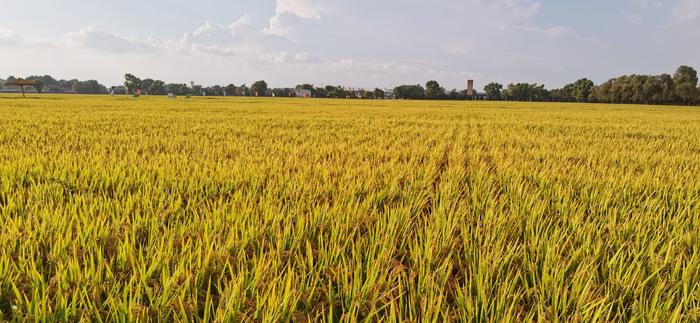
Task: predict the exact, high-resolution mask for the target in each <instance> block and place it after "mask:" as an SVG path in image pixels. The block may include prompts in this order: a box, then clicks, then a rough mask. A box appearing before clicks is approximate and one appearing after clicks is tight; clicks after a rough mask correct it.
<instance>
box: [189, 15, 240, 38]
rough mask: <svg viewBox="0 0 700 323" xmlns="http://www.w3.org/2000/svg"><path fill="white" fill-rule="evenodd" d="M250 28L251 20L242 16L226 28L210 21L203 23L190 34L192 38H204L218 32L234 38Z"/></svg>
mask: <svg viewBox="0 0 700 323" xmlns="http://www.w3.org/2000/svg"><path fill="white" fill-rule="evenodd" d="M250 26H251V19H250V16H248V15H243V16H241V17H240V18H238V19H237V20H235V21H234V22H232V23H231V24H229V25H228V26H224V25H220V24H217V23H214V22H212V21H209V20H207V21H205V22H204V25H202V26H199V27H198V28H197V29H195V30H194V31H193V32H192V36H195V37H204V36H211V35H213V34H216V33H219V32H223V31H225V32H228V33H230V34H231V35H232V36H235V35H236V34H237V33H238V32H240V31H242V30H244V29H246V28H249V27H250Z"/></svg>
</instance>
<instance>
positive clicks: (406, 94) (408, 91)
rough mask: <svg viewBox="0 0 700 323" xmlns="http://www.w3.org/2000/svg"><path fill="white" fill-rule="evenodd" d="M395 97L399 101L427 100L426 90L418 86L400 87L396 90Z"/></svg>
mask: <svg viewBox="0 0 700 323" xmlns="http://www.w3.org/2000/svg"><path fill="white" fill-rule="evenodd" d="M394 95H396V98H397V99H404V100H406V99H408V100H418V99H423V98H425V89H423V87H422V86H420V85H418V84H416V85H400V86H397V87H396V88H394Z"/></svg>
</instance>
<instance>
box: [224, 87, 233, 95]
mask: <svg viewBox="0 0 700 323" xmlns="http://www.w3.org/2000/svg"><path fill="white" fill-rule="evenodd" d="M224 90H225V91H226V95H227V96H234V95H236V86H235V85H233V84H229V85H226V86H225V87H224Z"/></svg>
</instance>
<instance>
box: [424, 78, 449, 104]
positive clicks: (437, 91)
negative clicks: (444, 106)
mask: <svg viewBox="0 0 700 323" xmlns="http://www.w3.org/2000/svg"><path fill="white" fill-rule="evenodd" d="M444 96H445V89H444V88H443V87H441V86H440V83H438V82H437V81H434V80H433V81H428V83H426V84H425V97H426V98H428V99H433V100H434V99H441V98H443V97H444Z"/></svg>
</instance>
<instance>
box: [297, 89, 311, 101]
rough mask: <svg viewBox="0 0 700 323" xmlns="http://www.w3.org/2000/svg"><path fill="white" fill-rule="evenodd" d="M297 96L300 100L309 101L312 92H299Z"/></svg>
mask: <svg viewBox="0 0 700 323" xmlns="http://www.w3.org/2000/svg"><path fill="white" fill-rule="evenodd" d="M296 96H297V97H298V98H306V99H309V98H311V97H312V93H311V90H297V91H296Z"/></svg>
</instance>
